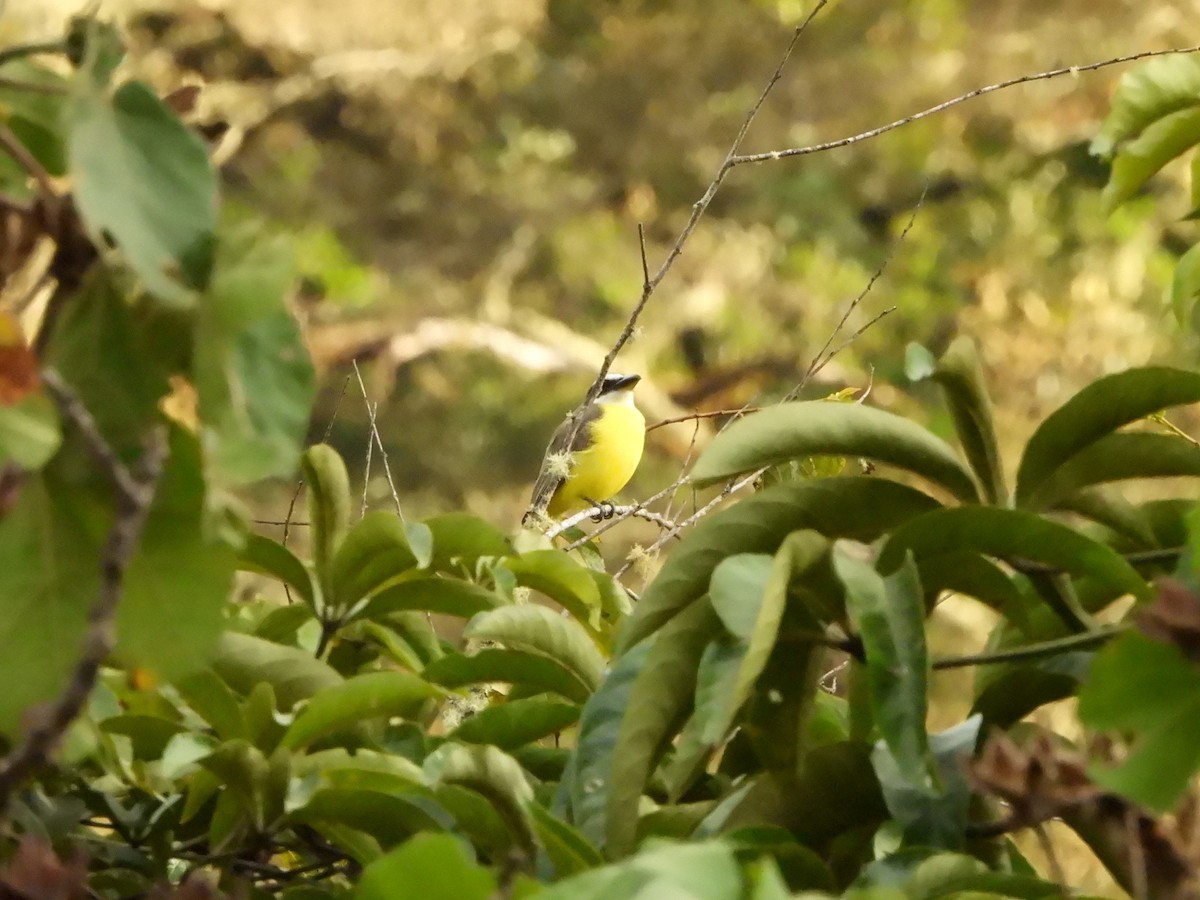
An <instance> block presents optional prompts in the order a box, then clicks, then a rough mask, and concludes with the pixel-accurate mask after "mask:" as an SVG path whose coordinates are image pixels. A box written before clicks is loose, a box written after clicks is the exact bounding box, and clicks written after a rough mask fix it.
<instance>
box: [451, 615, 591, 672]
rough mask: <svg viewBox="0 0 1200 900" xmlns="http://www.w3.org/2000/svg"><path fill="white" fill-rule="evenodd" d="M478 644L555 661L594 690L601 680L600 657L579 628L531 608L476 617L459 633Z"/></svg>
mask: <svg viewBox="0 0 1200 900" xmlns="http://www.w3.org/2000/svg"><path fill="white" fill-rule="evenodd" d="M463 633H464V635H465V636H466V637H467V638H470V639H471V640H479V641H499V642H500V643H501V644H505V645H506V646H509V647H512V648H514V649H517V650H531V651H534V652H536V653H541V654H543V655H545V656H548V657H549V658H550V659H553V660H555V661H556V662H558V663H559V664H560V665H562V666H563V667H565V668H566V669H568V670H569V671H570V672H572V673H573V674H574V675H575V676H576V677H577V678H578V679H579V680H580V681H582V682H583V683H584V684H586V685H587V686H588V689H589V690H593V691H594V690H595V689H596V688H597V687H598V686H599V684H600V681H601V680H602V679H603V677H604V669H605V662H604V657H603V656H602V655H601V654H600V651H599V650H598V649H597V648H596V645H595V644H594V643H593V642H592V639H591V638H589V637H588V635H587V632H585V631H584V630H583V628H582V626H580V625H579V623H578V622H576V621H575V620H573V619H568V618H564V617H563V616H560V615H559V614H558V613H556V612H554V611H553V610H551V609H547V608H546V607H544V606H537V605H535V604H525V605H522V606H506V607H504V608H503V609H496V610H492V611H491V612H486V613H482V614H481V615H478V616H476V617H475V618H474V619H472V620H471V621H470V622H469V623H468V624H467V628H466V631H465V632H463Z"/></svg>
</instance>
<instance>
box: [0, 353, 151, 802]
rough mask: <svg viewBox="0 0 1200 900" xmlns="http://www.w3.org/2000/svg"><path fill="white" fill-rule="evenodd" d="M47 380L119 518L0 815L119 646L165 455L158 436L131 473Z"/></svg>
mask: <svg viewBox="0 0 1200 900" xmlns="http://www.w3.org/2000/svg"><path fill="white" fill-rule="evenodd" d="M43 377H44V380H45V384H46V387H47V390H48V391H49V392H50V395H51V396H52V397H53V398H54V400H55V402H56V403H57V404H58V407H59V410H60V411H61V413H62V415H63V418H64V419H66V420H67V421H68V422H70V423H71V424H72V425H73V426H74V427H75V429H76V430H77V431H78V432H79V435H80V437H82V438H83V440H84V442H85V443H86V444H87V445H88V449H89V450H90V451H91V453H92V456H93V457H94V458H95V459H96V461H97V463H98V464H99V465H100V467H101V468H102V469H103V470H104V473H105V475H106V476H107V477H108V478H109V480H110V481H112V483H113V487H114V493H115V494H116V514H115V516H114V519H113V524H112V528H111V529H110V530H109V533H108V540H107V542H106V543H105V546H104V550H103V552H102V554H101V557H100V588H99V594H98V596H97V598H96V602H95V603H94V604H93V606H92V608H91V610H90V612H89V613H88V625H87V631H86V632H85V634H84V639H83V646H82V649H81V651H80V655H79V659H78V661H77V662H76V664H75V668H74V669H73V671H72V672H71V677H70V679H69V680H68V682H67V686H66V687H65V688H64V689H63V691H62V693H61V695H60V696H59V697H58V699H57V700H56V701H54V703H53V705H52V706H51V707H50V708H49V709H48V710H46V711H45V712H44V713H43V714H42V715H41V717H40V721H39V722H38V723H37V724H36V725H34V727H33V728H31V729H30V731H29V733H28V734H27V735H25V738H24V740H23V741H22V742H21V743H20V744H19V745H18V746H17V747H16V748H15V749H14V750H13V751H12V753H11V754H9V756H8V757H7V758H5V759H4V760H3V762H0V813H2V812H3V811H4V809H6V808H7V806H8V801H9V799H10V798H11V797H12V794H13V792H14V791H15V790H16V789H17V788H19V787H20V786H21V785H22V784H23V783H24V782H25V781H26V780H27V779H28V778H30V777H31V776H32V775H33V774H34V773H36V772H37V771H38V769H40V768H41V767H42V766H44V765H45V764H46V762H47V761H48V759H49V757H50V754H51V752H52V751H53V749H54V747H55V745H56V744H57V743H58V742H59V740H60V739H61V738H62V735H63V734H64V733H65V732H66V730H67V728H68V727H69V726H70V724H71V723H72V722H73V721H75V718H76V717H77V716H78V715H79V713H80V711H81V710H82V709H83V707H84V704H86V703H87V699H88V696H89V695H90V694H91V691H92V688H93V686H95V684H96V676H97V674H98V673H99V671H100V666H101V665H102V664H103V663H104V660H105V659H107V658H108V655H109V654H110V653H111V652H112V649H113V646H114V644H115V642H116V632H115V629H114V620H115V618H116V614H117V608H118V607H119V605H120V602H121V594H122V589H123V587H124V582H125V572H126V570H127V568H128V566H129V560H130V559H131V558H132V556H133V554H134V552H135V551H136V550H137V547H138V542H139V541H140V539H141V534H142V529H143V527H144V526H145V524H146V517H147V515H148V514H149V512H150V506H151V503H152V502H153V500H154V494H155V490H156V488H157V486H158V480H159V476H160V475H161V474H162V468H163V463H164V461H165V460H166V457H167V443H166V440H165V437H164V435H163V434H162V433H161V432H156V433H155V434H154V436H153V438H152V440H151V443H150V445H149V447H147V449H146V451H145V452H144V453H143V454H142V458H141V460H140V461H139V463H138V465H137V467H136V470H134V471H130V470H129V469H128V468H127V467H126V466H124V465H123V464H122V463H121V462H120V461H119V460H118V458H117V456H116V453H114V451H113V449H112V447H110V446H109V445H108V443H107V441H105V440H104V437H103V436H102V435H101V434H100V431H99V429H98V428H97V427H96V421H95V419H93V418H92V415H91V414H90V413H89V412H88V411H87V409H86V408H85V407H84V405H83V403H82V401H80V400H79V398H78V397H77V396H76V395H75V393H74V392H73V391H72V390H71V389H70V388H69V387H68V386H67V385H66V383H65V382H63V380H62V379H61V378H60V377H59V376H58V375H57V373H54V372H50V371H47V372H45V373H43Z"/></svg>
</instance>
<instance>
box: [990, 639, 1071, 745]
mask: <svg viewBox="0 0 1200 900" xmlns="http://www.w3.org/2000/svg"><path fill="white" fill-rule="evenodd" d="M1010 646H1019V645H1009V644H999V645H996V646H995V647H994V648H991V647H989V649H997V650H1002V649H1007V648H1008V647H1010ZM1091 661H1092V654H1091V653H1083V652H1076V653H1063V654H1060V655H1058V656H1052V657H1050V658H1048V659H1039V660H1036V661H1033V662H1021V663H1009V664H1006V665H999V666H984V667H981V668H979V669H978V670H977V671H976V675H975V702H974V703H972V704H971V712H972V713H973V714H974V713H979V714H980V715H981V716H983V721H984V724H985V725H993V726H995V727H996V728H1009V727H1011V726H1012V725H1014V724H1016V723H1017V722H1019V721H1020V720H1021V719H1023V718H1025V716H1027V715H1029V714H1030V713H1031V712H1033V711H1034V710H1035V709H1037V708H1038V707H1040V706H1044V705H1045V704H1047V703H1053V702H1054V701H1055V700H1062V699H1063V698H1065V697H1071V696H1074V694H1075V693H1076V692H1077V691H1078V689H1079V685H1080V684H1081V683H1082V681H1083V679H1084V677H1085V676H1086V675H1087V671H1088V667H1089V665H1090V663H1091Z"/></svg>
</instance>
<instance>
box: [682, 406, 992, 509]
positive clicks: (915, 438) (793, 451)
mask: <svg viewBox="0 0 1200 900" xmlns="http://www.w3.org/2000/svg"><path fill="white" fill-rule="evenodd" d="M825 454H828V455H834V456H862V457H866V458H868V459H874V460H877V461H878V462H883V463H889V464H891V465H895V466H898V467H899V468H901V469H905V470H907V471H910V472H913V473H915V474H917V475H921V476H924V477H925V478H928V479H929V480H930V481H932V482H933V483H934V484H937V485H940V486H941V487H944V488H945V489H946V490H948V491H949V492H950V493H951V494H953V495H954V496H955V497H958V498H959V499H961V500H966V501H975V500H977V499H978V496H979V492H978V489H977V488H976V486H975V481H974V479H973V478H972V477H971V474H970V473H969V472H968V471H967V470H966V469H964V468H963V466H962V463H960V462H959V461H958V458H957V457H956V456H955V454H954V451H953V450H952V449H951V448H950V447H949V446H947V445H946V444H945V443H943V442H942V441H940V440H939V439H938V438H936V437H934V436H933V435H932V434H930V433H929V432H928V431H926V430H925V429H924V428H921V427H920V426H919V425H915V424H913V423H912V422H909V421H908V420H907V419H904V418H902V417H900V416H897V415H893V414H892V413H888V412H884V411H883V410H880V409H873V408H871V407H869V406H861V405H859V404H857V403H828V402H826V401H824V400H814V401H808V402H803V403H784V404H781V405H779V406H772V407H770V408H768V409H764V410H760V411H759V412H756V413H751V414H750V415H748V416H746V417H745V418H743V419H738V420H737V421H736V422H734V423H733V424H732V425H730V426H729V427H728V428H726V429H725V430H724V431H722V432H721V433H720V434H718V435H717V436H716V437H715V438H714V439H713V441H712V443H711V444H709V445H708V447H707V448H706V449H705V451H704V453H703V454H701V456H700V459H699V460H698V461H697V463H696V466H695V468H694V469H693V470H692V477H693V478H694V479H695V480H696V481H697V482H698V483H699V484H711V483H712V482H714V481H722V480H725V479H728V478H732V477H734V476H736V475H741V474H744V473H746V472H753V471H754V470H756V469H760V468H764V467H767V466H774V465H779V464H780V463H784V462H788V461H790V460H793V459H799V458H803V457H807V456H814V455H825Z"/></svg>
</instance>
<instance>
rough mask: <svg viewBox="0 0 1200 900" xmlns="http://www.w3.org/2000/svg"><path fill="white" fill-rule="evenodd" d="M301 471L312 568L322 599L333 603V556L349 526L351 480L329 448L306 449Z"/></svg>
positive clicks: (344, 465)
mask: <svg viewBox="0 0 1200 900" xmlns="http://www.w3.org/2000/svg"><path fill="white" fill-rule="evenodd" d="M303 469H304V482H305V484H306V485H307V486H308V524H309V542H310V544H311V545H312V558H313V567H314V568H315V569H316V570H317V578H318V580H319V581H320V583H321V587H322V589H323V593H324V595H325V597H326V598H329V599H332V598H333V596H334V594H333V560H334V555H335V554H336V552H337V549H338V547H339V545H340V544H341V543H342V538H343V537H344V536H345V534H346V529H347V528H348V527H349V524H350V476H349V475H348V474H347V473H346V464H345V463H344V462H342V457H341V456H340V455H338V452H337V451H336V450H334V449H333V448H332V447H330V446H329V445H328V444H316V445H315V446H312V447H309V448H308V450H307V451H305V453H304V460H303Z"/></svg>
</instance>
